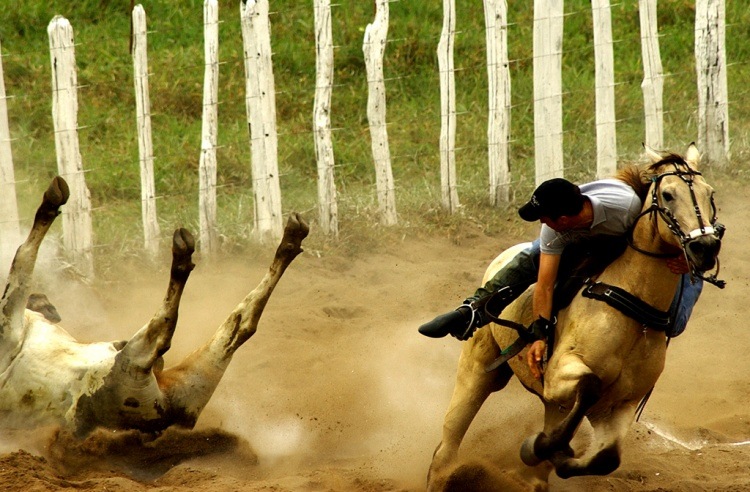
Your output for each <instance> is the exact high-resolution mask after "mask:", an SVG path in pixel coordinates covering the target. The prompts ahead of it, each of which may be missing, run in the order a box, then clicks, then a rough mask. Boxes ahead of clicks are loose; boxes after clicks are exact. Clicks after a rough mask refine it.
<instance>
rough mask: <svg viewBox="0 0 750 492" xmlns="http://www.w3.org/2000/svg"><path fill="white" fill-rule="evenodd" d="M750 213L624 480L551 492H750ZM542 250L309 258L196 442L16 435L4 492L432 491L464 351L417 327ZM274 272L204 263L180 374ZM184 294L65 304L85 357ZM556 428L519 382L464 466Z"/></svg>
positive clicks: (660, 390)
mask: <svg viewBox="0 0 750 492" xmlns="http://www.w3.org/2000/svg"><path fill="white" fill-rule="evenodd" d="M741 195H744V194H743V193H732V192H724V193H722V196H721V198H720V204H723V206H722V207H721V212H720V215H721V219H722V221H723V222H725V223H726V225H727V226H728V233H727V238H726V241H725V245H724V250H723V252H722V255H721V257H722V275H721V276H722V277H723V278H725V279H726V280H727V281H728V286H727V288H726V289H725V290H723V291H720V290H718V289H716V288H714V287H711V286H707V287H706V289H705V290H704V295H703V298H702V299H701V301H700V303H699V305H698V306H697V308H696V311H695V312H694V315H693V319H692V321H691V324H690V325H689V327H688V329H687V332H686V333H685V334H683V335H682V336H680V337H679V338H677V339H675V340H673V341H672V344H671V345H670V347H669V350H668V353H667V365H666V369H665V371H664V374H663V375H662V377H661V379H660V381H659V383H658V385H657V387H656V390H655V391H654V394H653V397H652V398H651V400H650V401H649V403H648V405H647V407H646V410H645V412H644V414H643V416H642V418H641V420H640V421H639V422H638V423H636V424H635V425H634V426H633V430H632V432H631V433H630V435H629V438H628V440H627V442H626V445H625V451H624V456H623V463H622V466H621V467H620V468H619V469H618V470H617V471H616V472H615V473H613V474H611V475H610V476H607V477H585V478H574V479H570V480H561V479H559V478H557V477H554V476H553V477H552V478H551V479H550V490H553V491H578V490H581V491H583V490H585V491H625V490H637V491H657V490H659V491H664V490H687V491H703V490H710V491H719V490H721V491H725V490H726V491H729V490H732V491H740V490H750V471H749V470H750V469H749V468H748V463H749V462H750V442H749V441H748V440H750V376H748V374H750V356H749V355H748V353H747V346H748V342H749V341H750V331H748V329H747V325H746V323H745V315H744V309H743V308H742V307H741V306H742V305H743V303H744V302H747V301H746V299H747V298H748V293H750V288H749V287H748V279H750V264H749V263H748V259H747V258H746V255H745V254H741V252H743V253H744V249H745V247H744V246H745V244H746V239H747V236H748V233H747V231H748V202H747V201H746V199H745V198H743V196H741ZM730 211H731V212H730ZM531 234H532V232H531V231H529V236H526V237H523V238H519V237H507V238H501V239H498V238H489V237H487V236H484V235H483V234H482V233H481V232H480V231H478V230H472V229H471V226H467V228H466V230H465V231H462V234H461V241H459V242H457V241H455V240H451V239H450V238H431V239H409V238H407V239H404V240H403V241H402V242H400V243H398V244H393V245H392V246H391V247H389V248H387V249H385V250H381V251H378V252H377V253H374V254H370V255H361V256H358V257H354V258H351V257H343V256H336V255H330V256H323V257H319V255H316V254H315V252H309V251H308V252H306V253H305V254H303V255H302V256H300V257H299V258H298V259H297V260H296V261H295V262H294V264H292V266H291V267H290V269H289V270H288V271H287V273H286V275H285V277H284V278H283V279H282V281H281V283H280V285H279V287H278V289H277V290H276V292H275V293H274V295H273V296H272V298H271V301H270V302H269V304H268V306H267V308H266V311H265V314H264V316H263V318H262V320H261V323H260V326H259V330H258V333H257V334H256V335H255V336H254V337H253V338H252V339H251V340H250V341H249V342H248V343H247V344H246V345H245V346H244V347H243V348H242V349H240V350H239V351H238V353H237V354H236V356H235V358H234V360H233V361H232V364H231V365H230V367H229V370H228V372H227V373H226V375H225V377H224V380H223V381H222V383H221V385H220V386H219V388H218V390H217V391H216V393H215V395H214V397H213V399H212V401H211V402H210V404H209V405H208V407H207V408H206V410H205V412H204V414H203V415H202V416H201V419H200V420H199V423H198V427H197V429H196V430H195V431H193V432H168V433H166V434H165V435H164V436H162V438H161V439H160V440H159V441H157V442H155V443H146V444H144V443H142V442H140V441H139V437H138V436H137V435H134V434H130V433H112V432H102V433H98V434H96V435H94V436H92V437H91V438H90V439H88V440H87V441H85V442H84V443H75V442H71V441H69V440H67V439H65V438H64V437H62V436H59V435H58V434H57V433H56V432H55V430H54V429H37V430H35V431H33V432H13V433H8V432H4V433H2V434H0V490H3V491H11V490H19V491H21V490H22V491H25V492H30V491H61V490H78V491H104V490H107V491H127V492H139V491H145V490H149V491H152V490H158V491H187V490H201V491H209V492H219V491H329V490H330V491H370V492H376V491H387V490H404V491H417V490H423V489H424V483H425V477H426V473H427V469H428V466H429V463H430V459H431V456H432V452H433V450H434V448H435V446H436V445H437V443H438V441H439V437H440V429H441V425H442V420H443V414H444V412H445V410H446V407H447V404H448V400H449V398H450V394H451V391H452V388H453V378H454V375H455V367H456V361H457V358H458V354H459V351H460V348H461V344H460V342H458V341H456V340H454V339H452V338H449V339H445V340H431V339H427V338H424V337H421V336H420V335H419V334H418V333H417V331H416V329H417V326H418V325H419V324H421V323H422V322H424V321H426V320H428V319H430V318H431V317H432V316H434V315H435V314H437V313H440V312H443V311H445V310H446V309H449V308H452V307H454V306H455V305H456V304H457V303H458V302H460V300H461V299H462V298H463V297H464V296H465V295H466V294H468V293H470V292H471V291H472V290H473V288H474V286H475V285H476V283H477V282H478V281H479V280H480V278H481V275H482V272H483V271H484V268H485V267H486V265H487V264H488V263H489V261H490V260H491V259H492V258H493V257H494V255H495V254H496V253H497V252H499V251H500V250H501V249H502V248H504V247H506V246H509V245H510V244H513V243H515V242H518V241H519V239H527V238H528V237H531V236H530V235H531ZM269 258H270V255H269V256H267V257H256V258H241V259H235V260H232V261H226V262H221V263H213V264H211V263H199V266H198V268H197V269H196V270H195V272H194V274H193V277H192V278H191V281H190V282H189V283H188V288H187V292H186V294H185V296H184V300H183V304H182V311H181V317H180V323H179V325H178V329H177V333H176V335H175V338H174V341H173V345H172V349H171V351H170V352H169V353H168V354H167V357H166V361H167V364H170V363H175V362H176V361H179V360H180V359H181V358H182V357H184V356H185V355H187V354H188V353H190V352H191V351H192V350H193V349H195V348H196V347H197V346H198V345H199V344H200V343H202V342H203V341H204V340H206V339H207V338H208V337H209V335H210V334H211V333H212V332H213V330H214V329H215V328H216V327H217V326H218V325H219V323H220V322H221V321H222V320H223V317H224V316H226V315H227V314H228V313H229V312H230V310H231V308H232V307H233V306H234V304H235V303H236V302H238V301H239V300H240V299H241V298H242V297H243V296H244V295H245V294H246V293H247V292H248V291H249V290H250V289H251V288H252V287H254V286H255V285H256V284H257V282H258V281H259V280H260V278H261V276H262V274H263V272H264V270H265V268H266V267H267V264H268V261H269ZM166 275H167V274H166V272H162V273H159V274H158V275H156V274H154V273H146V272H139V273H138V275H133V277H132V278H121V279H119V280H118V281H117V282H113V283H112V284H111V286H110V287H109V288H108V289H107V290H105V291H99V292H96V293H93V292H91V291H90V290H88V289H87V288H86V287H83V286H77V285H75V284H72V285H68V286H67V287H66V288H65V289H60V290H59V291H57V292H54V293H50V294H51V295H50V297H51V298H52V299H53V302H55V303H56V304H57V306H58V309H59V311H60V312H61V315H62V316H63V323H62V324H63V326H64V327H66V328H67V329H68V330H69V331H70V332H71V333H72V334H73V335H74V336H76V337H77V338H79V339H80V340H82V341H92V340H110V339H118V338H128V337H129V336H130V335H131V334H132V333H133V332H134V331H135V330H136V329H138V328H139V327H140V326H141V325H142V324H143V323H145V322H146V321H147V319H148V318H149V317H150V315H151V314H152V313H153V312H154V311H155V310H156V307H157V305H158V303H159V302H160V300H161V298H162V296H163V289H164V288H165V287H166ZM540 428H541V405H540V404H539V403H538V401H537V400H536V398H535V397H532V396H531V395H529V394H528V393H526V392H525V390H523V388H522V387H521V386H520V385H519V384H518V382H517V381H515V380H514V381H513V382H512V383H511V384H510V385H509V387H508V388H506V389H505V390H504V391H503V392H501V393H498V394H496V395H493V396H492V397H491V398H490V399H489V400H488V402H487V403H486V404H485V406H484V407H483V408H482V410H481V412H480V414H479V415H478V417H477V419H476V420H475V422H474V424H473V426H472V427H471V429H470V430H469V433H468V435H467V438H466V440H465V441H464V444H463V448H462V453H463V456H462V457H461V459H462V461H463V462H465V463H469V464H473V463H483V464H485V466H487V468H485V470H489V473H498V474H501V475H502V474H504V473H507V471H508V470H513V469H520V468H522V467H523V465H522V464H521V462H520V459H519V458H518V449H519V446H520V444H521V442H522V440H523V439H524V438H525V437H526V436H527V435H529V434H530V433H532V432H536V431H537V430H539V429H540ZM582 432H583V433H584V434H585V432H586V429H585V428H584V429H582ZM469 469H471V466H470V467H469ZM477 483H478V482H477ZM469 488H470V487H469V486H468V484H465V485H464V487H462V488H461V489H462V490H468V489H469Z"/></svg>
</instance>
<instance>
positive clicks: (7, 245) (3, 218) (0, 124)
mask: <svg viewBox="0 0 750 492" xmlns="http://www.w3.org/2000/svg"><path fill="white" fill-rule="evenodd" d="M10 142H11V139H10V126H9V125H8V104H7V95H6V93H5V76H4V75H3V50H2V44H0V267H1V268H2V269H3V274H4V273H5V267H6V266H10V261H11V260H12V259H13V255H14V254H15V252H16V249H17V248H18V246H20V244H21V228H20V226H19V222H18V201H17V198H16V178H15V171H14V170H13V152H12V149H11V145H10ZM6 262H7V263H6Z"/></svg>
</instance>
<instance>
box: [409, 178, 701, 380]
mask: <svg viewBox="0 0 750 492" xmlns="http://www.w3.org/2000/svg"><path fill="white" fill-rule="evenodd" d="M641 208H642V202H641V198H640V197H639V196H638V194H637V193H636V191H635V190H634V189H633V188H632V187H631V186H630V185H628V184H626V183H625V182H623V181H621V180H619V179H602V180H599V181H593V182H591V183H587V184H583V185H581V186H580V187H579V186H577V185H575V184H573V183H571V182H570V181H567V180H565V179H562V178H554V179H550V180H548V181H545V182H543V183H542V184H541V185H539V187H537V189H536V190H534V193H533V194H532V195H531V199H530V200H529V201H528V203H526V204H525V205H524V206H522V207H521V208H520V209H519V210H518V214H519V215H520V216H521V218H522V219H523V220H525V221H528V222H536V221H540V222H541V223H542V226H541V232H540V235H539V239H537V240H535V241H534V242H532V243H531V246H529V247H528V248H526V249H525V250H523V251H521V252H520V253H519V254H518V255H516V256H515V257H514V258H513V259H512V260H511V261H510V262H509V263H508V264H507V265H506V266H504V267H503V268H502V269H501V270H500V271H498V272H497V273H496V274H495V275H494V276H493V277H492V278H491V279H490V280H489V281H487V283H485V284H484V286H483V287H480V288H478V289H477V290H476V292H475V293H474V295H473V296H471V297H469V298H467V299H466V300H465V301H464V302H463V304H462V305H461V306H459V307H458V308H456V309H455V310H454V311H451V312H448V313H446V314H443V315H440V316H438V317H437V318H435V319H434V320H432V321H430V322H428V323H425V324H423V325H422V326H420V327H419V332H420V333H421V334H423V335H425V336H428V337H432V338H441V337H444V336H446V335H448V334H450V335H452V336H453V337H455V338H458V339H459V340H468V339H469V338H471V336H472V335H473V333H474V331H475V330H476V329H477V328H480V327H482V326H484V325H486V324H488V323H489V322H490V319H488V318H487V316H486V313H485V309H484V302H482V301H486V300H487V298H488V296H491V295H492V294H494V293H497V292H501V293H502V295H501V296H499V297H500V299H501V301H500V303H501V305H495V306H492V305H490V306H488V307H490V311H491V312H492V313H493V314H494V315H496V316H497V315H499V313H500V311H502V309H503V308H504V307H505V306H507V305H508V304H510V302H511V301H513V300H514V299H515V298H517V297H518V296H519V295H520V294H521V293H522V292H523V291H524V290H526V288H527V287H528V286H529V285H531V284H532V283H534V282H536V286H535V288H534V293H533V300H532V310H533V319H534V320H535V321H534V322H533V323H532V324H531V325H530V326H529V329H528V333H525V334H524V333H520V335H522V336H525V337H530V338H531V339H536V341H534V343H533V345H532V346H531V348H530V349H529V352H528V354H527V356H526V361H527V363H528V364H529V367H530V368H531V371H532V373H533V374H534V376H535V377H537V378H539V377H540V375H541V370H540V361H541V360H542V357H543V355H544V352H545V350H546V335H547V334H548V333H549V332H550V330H551V329H552V325H553V323H552V322H551V321H550V320H551V319H552V314H553V313H552V310H553V302H552V301H553V291H554V286H555V283H556V281H557V279H558V273H560V272H561V268H560V267H561V258H563V260H564V257H563V255H562V253H563V251H564V250H565V249H566V247H568V246H570V245H576V244H581V243H584V244H585V242H586V241H594V240H597V239H605V240H608V239H612V240H617V239H622V238H623V237H624V236H625V234H626V233H627V231H628V230H629V228H630V227H631V225H633V222H634V221H635V220H636V217H637V216H638V214H640V212H641ZM667 263H668V264H669V267H670V269H671V270H672V272H674V273H677V274H686V273H687V272H688V267H687V264H686V262H685V260H684V258H682V257H679V258H676V259H668V260H667ZM561 273H563V275H561V276H560V278H561V279H562V278H564V274H565V272H564V271H563V272H561ZM685 277H688V276H687V275H685ZM685 280H686V278H683V279H682V281H683V289H682V290H681V292H682V293H683V295H682V297H681V299H677V297H679V296H676V298H675V302H673V304H672V305H673V308H676V307H677V306H679V309H680V313H679V314H678V315H677V316H676V318H677V323H681V326H675V328H674V329H673V332H676V333H677V334H679V333H681V332H682V330H683V329H684V326H685V323H687V319H688V318H689V316H690V312H691V311H692V308H693V305H694V304H695V302H696V301H697V300H698V296H699V295H700V292H701V289H702V281H701V280H700V279H698V280H697V281H696V282H694V283H693V282H691V281H689V280H688V281H685ZM688 291H689V292H688ZM493 303H495V302H494V299H493ZM495 304H496V303H495Z"/></svg>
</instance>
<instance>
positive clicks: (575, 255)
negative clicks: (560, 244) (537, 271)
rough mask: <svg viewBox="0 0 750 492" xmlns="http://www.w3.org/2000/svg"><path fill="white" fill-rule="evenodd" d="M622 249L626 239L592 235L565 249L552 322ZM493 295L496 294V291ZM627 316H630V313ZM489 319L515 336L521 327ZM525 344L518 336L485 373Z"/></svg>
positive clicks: (559, 271) (500, 320) (508, 321)
mask: <svg viewBox="0 0 750 492" xmlns="http://www.w3.org/2000/svg"><path fill="white" fill-rule="evenodd" d="M626 247H627V239H626V238H625V237H622V236H596V237H593V238H590V239H587V240H585V241H581V242H580V243H575V244H571V245H568V246H566V248H565V251H563V254H562V257H561V258H560V267H559V270H558V275H557V278H558V281H557V284H556V285H555V292H554V295H553V301H552V319H553V320H554V319H556V318H557V313H558V312H559V311H560V310H561V309H564V308H566V307H567V306H568V305H570V303H571V302H572V301H573V298H574V297H575V296H576V295H577V294H578V292H580V290H581V289H582V288H583V287H584V286H585V285H586V284H587V282H590V280H589V279H591V278H596V277H598V276H599V275H600V274H601V273H602V272H603V271H604V269H605V268H607V266H608V265H609V264H610V263H612V262H613V261H614V260H615V259H616V258H618V257H619V256H620V255H621V254H622V253H623V252H624V251H625V248H626ZM623 292H624V291H623ZM497 294H500V292H498V293H497ZM626 294H627V293H626ZM584 295H585V294H584ZM631 297H632V296H631ZM608 299H609V298H608ZM641 302H642V301H641ZM492 304H493V302H492V301H490V302H488V303H487V307H488V308H489V307H490V306H491V305H492ZM644 304H645V303H644ZM615 307H617V306H615ZM652 309H653V308H652ZM626 314H628V313H626ZM628 315H629V316H630V314H628ZM498 316H499V314H498ZM492 317H493V318H494V321H495V322H496V323H499V324H502V325H504V326H508V327H510V328H514V329H516V330H517V331H519V333H521V329H523V328H524V327H522V328H519V327H518V326H519V325H518V323H515V322H512V321H510V320H503V319H499V318H497V317H495V316H492ZM553 337H554V330H550V334H549V338H548V343H547V350H548V351H549V353H548V357H549V356H550V355H552V354H551V351H552V347H553V345H554V339H553ZM527 344H528V342H527V341H526V340H525V339H524V337H523V336H519V338H518V339H517V340H516V341H515V342H513V343H512V344H511V345H510V346H509V347H507V348H505V349H503V350H502V351H501V352H500V356H499V357H498V358H497V359H495V360H494V361H493V362H492V363H490V364H488V365H487V367H486V368H485V371H486V372H492V371H494V370H495V369H497V368H498V367H500V366H501V365H503V364H504V363H505V362H507V361H508V360H509V359H510V358H511V357H513V356H515V355H516V354H517V353H518V352H520V351H521V350H523V348H524V347H525V346H526V345H527Z"/></svg>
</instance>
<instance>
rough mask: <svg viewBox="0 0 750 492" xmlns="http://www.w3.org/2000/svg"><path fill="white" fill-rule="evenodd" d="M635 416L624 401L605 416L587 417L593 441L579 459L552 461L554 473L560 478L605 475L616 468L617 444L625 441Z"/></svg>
mask: <svg viewBox="0 0 750 492" xmlns="http://www.w3.org/2000/svg"><path fill="white" fill-rule="evenodd" d="M634 415H635V403H634V402H628V403H627V404H626V405H623V406H620V407H618V408H616V409H614V410H612V412H611V413H610V412H607V413H606V415H601V416H599V415H595V416H591V417H590V418H589V420H590V421H591V425H592V427H593V428H594V439H593V440H592V442H591V445H590V446H589V449H588V451H587V452H586V454H585V455H584V456H581V457H580V458H571V457H560V459H557V460H555V459H553V460H552V462H553V464H554V465H555V471H556V472H557V475H558V476H559V477H561V478H570V477H575V476H580V475H608V474H610V473H612V472H613V471H615V470H617V468H619V466H620V443H621V442H622V440H623V439H624V438H625V436H626V434H627V433H628V430H629V429H630V425H631V424H632V423H633V416H634Z"/></svg>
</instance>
